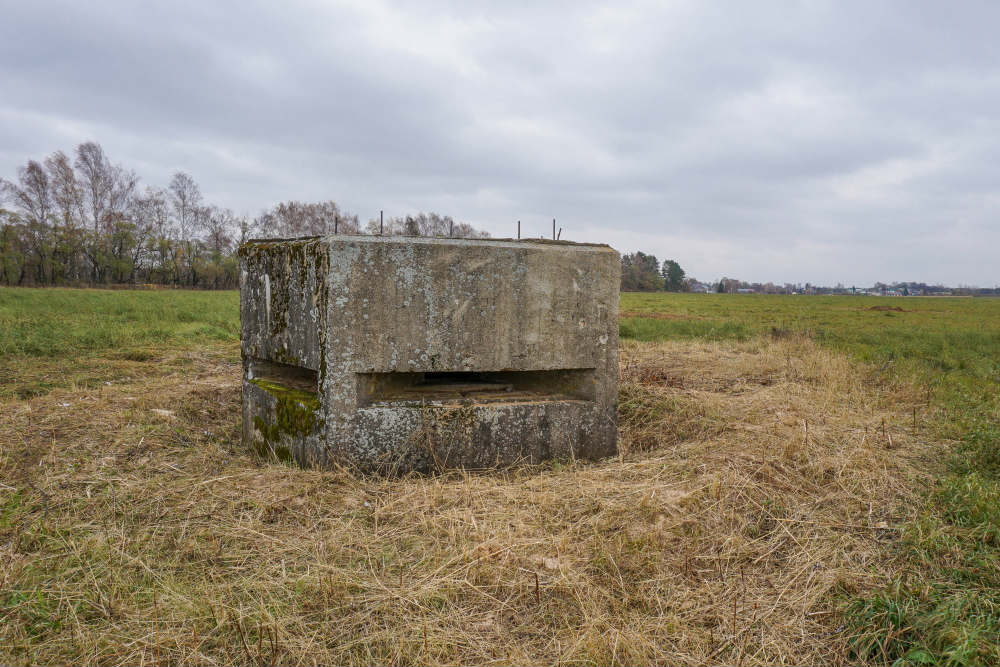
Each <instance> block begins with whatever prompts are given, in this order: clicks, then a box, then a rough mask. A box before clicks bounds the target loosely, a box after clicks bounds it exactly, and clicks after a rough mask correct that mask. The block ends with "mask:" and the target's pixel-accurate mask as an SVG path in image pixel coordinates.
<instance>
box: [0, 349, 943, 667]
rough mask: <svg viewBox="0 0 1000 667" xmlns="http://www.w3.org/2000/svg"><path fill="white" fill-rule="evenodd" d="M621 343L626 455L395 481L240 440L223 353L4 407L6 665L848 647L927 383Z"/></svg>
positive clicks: (818, 355)
mask: <svg viewBox="0 0 1000 667" xmlns="http://www.w3.org/2000/svg"><path fill="white" fill-rule="evenodd" d="M622 352H623V354H622V386H621V411H620V423H621V443H622V456H621V457H619V458H617V459H614V460H608V461H604V462H599V463H593V464H583V463H580V462H572V461H563V462H554V463H551V464H548V465H545V466H539V467H524V468H518V469H514V470H508V471H491V472H481V473H452V474H447V475H440V476H434V477H421V476H412V477H407V478H404V479H401V480H395V481H386V480H382V479H378V478H368V477H359V476H355V475H352V474H350V473H348V472H347V471H314V470H299V469H296V468H291V467H287V466H284V465H280V464H276V463H270V462H265V461H262V460H260V459H257V458H255V457H253V456H250V455H249V454H247V453H245V452H242V451H240V448H239V445H238V442H239V364H238V362H236V361H233V360H226V359H224V358H220V357H218V356H213V355H205V354H201V353H198V352H191V353H188V355H187V356H188V361H189V363H188V364H186V365H184V366H183V367H180V366H169V367H163V368H162V372H160V373H159V374H148V375H143V374H136V375H135V376H134V377H131V379H129V380H128V381H127V382H126V381H121V382H112V384H110V385H105V384H100V385H98V386H87V387H76V388H56V389H53V390H52V391H50V392H49V393H48V394H46V395H44V396H36V397H33V398H27V399H15V398H9V399H5V400H4V401H3V403H2V404H0V447H2V450H0V481H2V483H0V564H2V566H3V571H2V574H0V580H2V582H3V583H2V584H0V614H2V617H3V624H2V627H3V629H2V630H0V634H2V637H3V641H0V660H2V661H3V662H11V663H28V662H30V663H69V662H101V663H115V664H120V663H129V664H138V663H143V662H151V661H156V662H170V663H180V662H188V663H227V664H233V663H239V664H248V663H265V662H271V663H288V664H292V663H305V662H308V663H314V662H319V663H446V662H448V663H454V662H462V663H486V662H504V663H557V662H561V663H585V662H586V663H602V664H611V663H654V662H659V663H675V664H677V663H686V664H699V663H730V664H736V663H738V662H744V663H795V664H807V663H821V662H822V663H831V662H833V663H844V662H846V655H847V654H846V648H845V642H844V639H843V637H842V628H841V621H840V620H839V617H838V608H839V607H838V605H839V599H840V598H839V595H840V594H841V593H842V592H846V591H854V592H858V591H861V592H863V591H867V590H874V589H875V588H877V587H878V586H879V585H881V584H884V583H885V581H887V580H888V578H890V577H891V575H892V574H893V572H894V570H895V564H894V562H893V560H892V558H891V557H890V555H889V554H890V553H891V552H892V549H891V546H892V545H893V544H894V543H895V541H896V540H897V538H898V535H897V531H896V528H895V527H896V525H897V524H898V523H899V522H900V521H901V520H902V518H903V517H904V516H905V515H906V514H907V512H908V511H909V509H908V508H909V507H910V506H911V501H912V499H913V497H914V494H915V493H916V490H917V489H918V488H919V487H920V486H921V484H922V483H923V481H924V477H923V474H922V473H919V472H917V471H918V470H919V469H922V468H923V469H926V468H927V467H928V464H927V460H928V459H931V458H932V457H934V456H936V454H937V452H938V446H935V445H933V444H929V443H928V442H927V441H926V439H925V436H924V431H923V428H922V426H921V424H922V421H923V420H924V419H925V418H926V416H925V415H923V414H918V418H917V420H916V424H915V425H914V424H913V423H911V410H913V409H914V408H918V409H919V405H920V404H921V396H922V395H921V394H920V393H919V392H918V391H916V390H915V389H913V388H912V387H909V386H905V385H887V384H884V383H882V382H880V381H879V380H878V378H877V377H875V376H873V375H870V374H868V373H866V372H864V371H863V370H859V368H858V367H857V366H854V365H852V364H850V363H848V362H847V361H846V360H845V359H844V358H843V357H840V356H837V355H834V354H831V353H829V352H827V351H824V350H822V349H820V348H818V347H816V346H815V345H813V344H812V343H811V342H810V341H808V340H798V339H795V340H770V339H767V340H759V341H754V342H751V343H745V344H705V343H697V342H696V343H687V342H686V343H664V344H637V343H630V342H625V343H624V344H623V348H622ZM111 363H114V364H118V363H121V362H119V361H115V362H111ZM128 363H134V362H128ZM115 367H116V368H117V366H115ZM765 380H766V381H765ZM883 420H884V422H885V424H886V430H885V431H883V430H882V423H883ZM883 433H885V435H883ZM890 437H891V444H890V442H889V438H890Z"/></svg>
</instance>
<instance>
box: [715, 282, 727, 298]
mask: <svg viewBox="0 0 1000 667" xmlns="http://www.w3.org/2000/svg"><path fill="white" fill-rule="evenodd" d="M724 280H725V279H723V280H720V281H719V284H718V285H716V286H715V291H716V292H717V293H718V294H725V293H726V283H725V282H724Z"/></svg>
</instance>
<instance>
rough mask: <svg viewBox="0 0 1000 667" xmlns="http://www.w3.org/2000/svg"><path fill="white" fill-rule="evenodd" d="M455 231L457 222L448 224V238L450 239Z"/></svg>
mask: <svg viewBox="0 0 1000 667" xmlns="http://www.w3.org/2000/svg"><path fill="white" fill-rule="evenodd" d="M453 231H455V221H454V220H452V221H450V222H449V223H448V236H449V237H450V236H451V234H452V232H453Z"/></svg>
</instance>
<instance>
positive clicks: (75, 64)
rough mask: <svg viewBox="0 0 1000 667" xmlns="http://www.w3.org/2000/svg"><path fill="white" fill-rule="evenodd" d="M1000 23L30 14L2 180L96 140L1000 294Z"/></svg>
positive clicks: (199, 175)
mask: <svg viewBox="0 0 1000 667" xmlns="http://www.w3.org/2000/svg"><path fill="white" fill-rule="evenodd" d="M998 26H1000V3H997V2H983V3H977V2H972V1H967V2H961V3H948V2H933V3H931V2H914V1H908V0H901V1H900V2H869V1H865V2H856V3H852V2H841V1H830V2H805V1H803V2H793V1H788V2H783V3H767V2H753V3H743V2H717V3H709V2H704V1H701V0H697V1H692V2H673V3H671V2H650V3H643V2H635V3H630V2H614V3H608V2H606V3H595V4H590V3H587V2H582V1H575V2H566V3H549V4H543V3H538V2H523V3H522V2H518V1H516V0H515V1H506V2H494V3H486V2H462V3H458V2H456V3H443V2H406V3H399V4H388V3H383V2H379V1H377V0H363V1H361V2H354V3H352V2H347V3H304V2H282V3H261V4H256V3H254V2H246V1H241V2H232V3H223V2H192V3H190V4H187V3H182V2H122V3H121V4H113V3H101V2H96V1H95V2H79V1H74V2H67V3H65V4H61V3H49V2H19V3H5V7H4V9H3V12H2V15H0V175H3V176H5V177H8V178H10V177H13V176H14V173H15V170H16V168H17V166H18V165H19V164H23V163H24V161H25V160H27V159H29V158H40V157H43V156H44V155H46V154H48V153H50V152H52V151H54V150H57V149H62V150H65V151H67V152H69V151H71V150H72V149H73V147H74V146H75V145H76V144H78V143H80V142H81V141H85V140H91V139H92V140H96V141H99V142H100V143H102V144H103V146H104V148H105V150H106V151H107V152H108V153H109V155H110V156H111V158H112V160H114V161H116V162H121V163H123V164H125V165H126V166H128V167H131V168H134V169H135V170H136V171H137V172H138V173H139V174H140V175H141V176H142V178H143V182H144V183H147V184H154V185H165V184H166V182H167V180H168V179H169V177H170V174H171V173H172V172H173V171H175V170H178V169H183V170H186V171H188V172H190V173H191V174H192V175H193V176H194V177H195V178H196V179H197V181H198V182H199V183H200V184H201V186H202V190H203V192H204V194H205V196H206V198H207V199H208V200H209V201H211V202H213V203H216V204H219V205H223V206H228V207H231V208H232V209H234V210H235V211H237V212H240V213H247V214H251V215H252V214H255V213H257V212H258V211H259V210H260V209H262V208H265V207H268V206H270V205H272V204H274V203H276V202H278V201H282V200H288V199H298V200H323V199H334V200H336V201H337V202H338V203H340V204H341V205H342V207H343V208H345V209H347V210H349V211H351V212H356V213H358V214H359V215H360V216H361V217H362V219H363V220H364V219H367V218H369V217H372V216H377V215H378V210H379V209H384V210H385V211H386V214H387V215H401V214H405V213H408V212H416V211H421V210H422V211H437V212H440V213H445V214H450V215H452V216H454V217H455V218H457V219H460V220H466V221H468V222H471V223H473V224H474V225H477V226H479V227H481V228H484V229H486V230H488V231H489V232H490V233H491V234H493V235H494V236H510V235H513V234H514V232H515V229H516V227H515V225H516V221H517V220H518V219H520V220H522V224H523V228H524V230H525V233H529V232H530V233H533V234H542V233H550V228H551V220H552V218H553V217H555V218H557V220H558V225H559V226H560V227H563V228H564V229H565V231H564V238H569V239H571V240H577V241H600V242H607V243H610V244H612V245H613V246H614V247H615V248H617V249H618V250H620V251H631V250H643V251H646V252H651V253H653V254H655V255H657V257H659V258H661V259H663V258H674V259H677V260H678V261H679V262H680V263H681V265H682V266H683V267H685V268H686V269H687V271H688V273H689V274H690V275H694V276H696V277H698V278H702V279H705V280H708V279H717V278H719V277H721V276H723V275H726V276H730V277H738V278H742V279H744V280H752V281H774V282H785V281H790V282H806V281H811V282H814V283H829V284H833V283H836V282H838V281H842V282H844V283H845V284H847V285H851V284H858V285H862V284H868V283H871V282H873V281H875V280H882V281H890V280H924V281H928V282H943V283H948V284H959V283H963V284H978V285H983V286H993V285H995V284H997V283H1000V215H998V213H1000V194H998V193H1000V190H998V188H1000V37H998V36H997V28H998Z"/></svg>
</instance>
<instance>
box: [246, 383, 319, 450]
mask: <svg viewBox="0 0 1000 667" xmlns="http://www.w3.org/2000/svg"><path fill="white" fill-rule="evenodd" d="M250 383H251V384H253V385H254V386H256V387H259V388H260V389H263V390H264V391H266V392H267V393H268V394H270V395H271V396H273V397H274V399H275V407H274V415H275V423H273V424H271V423H268V421H267V420H265V419H263V418H262V417H260V416H255V417H254V420H253V423H254V427H255V428H256V429H257V431H258V432H259V433H260V434H261V436H262V437H263V439H264V442H262V443H261V444H260V446H259V447H258V448H257V449H258V453H259V454H261V455H262V456H267V455H268V454H269V453H271V452H273V453H274V455H275V456H276V457H277V458H278V459H279V460H282V461H290V460H291V459H292V455H291V451H290V450H289V448H288V447H287V446H286V445H283V444H281V440H282V438H281V436H282V434H286V435H288V436H289V437H291V438H302V437H307V436H309V435H312V434H313V432H314V431H315V430H316V429H317V427H319V428H322V426H323V421H322V419H320V418H319V416H318V414H317V413H318V412H319V408H320V401H319V397H318V396H317V395H316V394H314V393H312V392H308V391H303V390H301V389H295V388H293V387H288V386H286V385H283V384H280V383H277V382H271V381H268V380H262V379H260V378H255V379H253V380H250Z"/></svg>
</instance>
